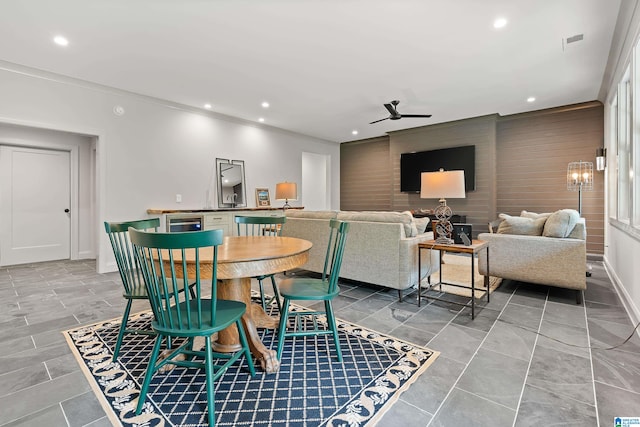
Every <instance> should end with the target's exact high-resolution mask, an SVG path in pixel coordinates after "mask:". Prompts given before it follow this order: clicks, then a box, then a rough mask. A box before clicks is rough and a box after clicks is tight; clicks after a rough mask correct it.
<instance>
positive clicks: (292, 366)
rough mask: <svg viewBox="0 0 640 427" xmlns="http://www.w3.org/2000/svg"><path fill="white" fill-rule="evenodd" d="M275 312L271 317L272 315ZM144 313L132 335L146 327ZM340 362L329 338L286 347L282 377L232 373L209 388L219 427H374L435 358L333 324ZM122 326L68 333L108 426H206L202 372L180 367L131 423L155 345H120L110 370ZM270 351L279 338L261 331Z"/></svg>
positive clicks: (238, 369) (140, 341)
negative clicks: (338, 343) (337, 341)
mask: <svg viewBox="0 0 640 427" xmlns="http://www.w3.org/2000/svg"><path fill="white" fill-rule="evenodd" d="M275 310H276V311H277V308H275ZM150 321H151V314H150V312H143V313H139V314H138V315H136V316H135V317H134V318H133V319H132V324H131V326H132V327H136V328H140V327H145V326H146V327H149V325H150ZM337 321H338V326H339V328H340V345H341V347H342V354H343V363H338V362H336V360H335V347H334V345H333V341H332V339H331V338H329V337H328V336H321V337H296V338H295V339H288V340H287V341H285V349H284V351H283V355H282V360H281V366H280V370H279V371H278V373H276V374H266V373H265V372H263V371H262V370H261V369H260V368H259V366H257V367H256V375H255V376H254V377H251V376H250V375H249V373H248V370H247V369H246V363H244V361H243V359H240V361H241V362H242V363H239V364H236V365H234V366H233V367H232V368H231V369H229V370H228V371H227V372H226V373H225V374H224V375H223V376H222V377H221V378H220V379H219V380H218V381H216V383H215V401H216V425H218V426H291V427H298V426H351V427H356V426H371V425H373V424H375V422H376V421H377V420H378V419H379V418H380V417H381V416H382V414H383V413H384V412H385V411H386V410H387V409H388V408H389V407H390V406H391V405H392V404H393V402H395V401H396V400H397V399H398V397H399V395H400V394H401V393H402V392H403V391H404V390H406V389H407V388H408V387H409V386H410V384H411V383H413V382H414V381H415V379H416V378H417V377H418V376H419V375H421V374H422V373H423V372H425V371H426V369H427V367H428V366H429V365H430V364H431V363H432V362H433V361H434V360H435V358H436V357H437V356H438V354H439V353H438V352H434V351H431V350H429V349H426V348H423V347H418V346H415V345H413V344H410V343H407V342H404V341H401V340H398V339H396V338H393V337H390V336H386V335H382V334H380V333H377V332H375V331H372V330H368V329H366V328H362V327H359V326H357V325H354V324H351V323H348V322H344V321H341V320H340V319H337ZM119 322H120V321H119V319H116V320H110V321H105V322H101V323H97V324H94V325H90V326H85V327H81V328H77V329H73V330H69V331H65V332H64V334H65V336H66V338H67V342H68V343H69V346H70V347H71V349H72V350H73V352H74V354H75V355H76V358H77V360H78V362H79V364H80V365H81V367H82V369H83V371H84V373H85V375H86V376H87V377H88V378H89V381H90V383H91V384H92V387H93V389H94V391H95V393H96V394H97V395H98V396H99V398H100V400H101V402H102V404H103V406H104V407H105V411H106V412H107V413H108V414H109V417H110V419H111V422H112V423H113V424H114V425H123V426H137V425H144V426H162V425H180V426H200V425H206V424H207V412H206V407H207V404H206V387H205V381H204V372H203V371H201V370H196V369H186V368H180V367H176V368H174V369H173V370H171V371H169V372H168V373H164V374H162V373H156V375H155V376H154V378H153V381H152V383H151V387H150V391H149V394H148V398H147V402H146V403H145V408H144V409H143V412H142V414H141V415H139V416H136V415H135V412H134V410H135V404H136V403H137V398H138V394H139V387H140V383H141V382H142V379H143V377H144V373H145V370H146V366H147V362H148V355H149V354H150V351H151V348H152V346H153V339H154V338H153V337H150V336H146V335H138V336H135V337H134V336H131V335H129V336H128V337H127V336H126V337H125V340H124V342H123V346H122V348H121V350H120V356H119V358H118V359H119V360H118V362H116V363H114V362H112V361H111V358H112V354H113V353H112V351H113V348H114V346H115V341H116V338H117V333H118V327H119ZM259 331H260V333H261V334H262V341H263V342H264V344H265V345H266V346H267V347H270V348H276V346H277V336H275V331H273V330H268V329H260V330H259Z"/></svg>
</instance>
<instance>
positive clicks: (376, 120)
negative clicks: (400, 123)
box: [369, 117, 389, 125]
mask: <svg viewBox="0 0 640 427" xmlns="http://www.w3.org/2000/svg"><path fill="white" fill-rule="evenodd" d="M388 118H389V117H385V118H384V119H380V120H376V121H375V122H371V123H369V124H370V125H372V124H374V123H378V122H381V121H383V120H387V119H388Z"/></svg>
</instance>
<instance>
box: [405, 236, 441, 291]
mask: <svg viewBox="0 0 640 427" xmlns="http://www.w3.org/2000/svg"><path fill="white" fill-rule="evenodd" d="M429 240H433V232H432V231H429V232H427V233H422V234H419V235H417V236H415V237H403V238H402V239H400V261H401V262H400V276H401V277H404V278H405V279H404V282H405V283H411V285H412V286H413V285H417V284H418V244H419V243H423V242H426V241H429ZM420 256H421V260H422V262H421V265H420V267H421V270H422V271H421V272H420V277H421V278H422V279H424V278H426V277H429V276H431V275H432V274H433V273H435V272H437V271H438V270H440V251H432V250H428V249H423V250H422V251H420Z"/></svg>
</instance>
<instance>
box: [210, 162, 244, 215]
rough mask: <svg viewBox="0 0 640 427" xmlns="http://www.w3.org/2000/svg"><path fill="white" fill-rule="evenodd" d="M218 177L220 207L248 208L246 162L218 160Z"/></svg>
mask: <svg viewBox="0 0 640 427" xmlns="http://www.w3.org/2000/svg"><path fill="white" fill-rule="evenodd" d="M216 174H217V177H218V207H219V208H244V207H246V206H247V194H246V185H245V183H244V161H243V160H227V159H216Z"/></svg>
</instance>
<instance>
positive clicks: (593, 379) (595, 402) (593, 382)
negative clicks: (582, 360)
mask: <svg viewBox="0 0 640 427" xmlns="http://www.w3.org/2000/svg"><path fill="white" fill-rule="evenodd" d="M582 300H583V301H584V302H583V304H582V307H583V309H584V322H585V325H586V328H587V346H588V350H589V366H590V367H591V386H592V389H593V406H594V408H595V411H596V422H597V424H596V427H600V412H599V409H598V394H597V393H596V375H595V371H594V369H593V353H592V352H591V331H590V330H589V314H588V313H587V303H586V299H585V298H584V297H583V298H582Z"/></svg>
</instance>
